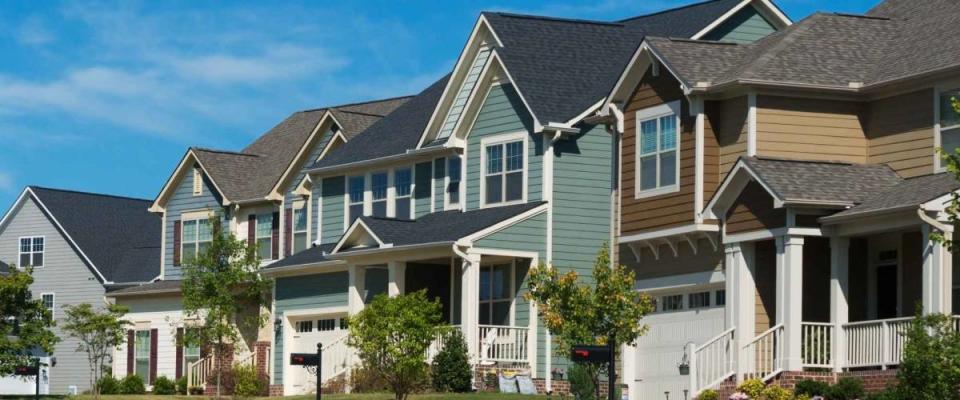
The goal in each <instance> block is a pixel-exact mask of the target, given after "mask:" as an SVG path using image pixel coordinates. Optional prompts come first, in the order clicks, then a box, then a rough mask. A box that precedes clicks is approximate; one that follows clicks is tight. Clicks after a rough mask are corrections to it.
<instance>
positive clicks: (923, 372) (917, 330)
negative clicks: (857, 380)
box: [896, 307, 960, 400]
mask: <svg viewBox="0 0 960 400" xmlns="http://www.w3.org/2000/svg"><path fill="white" fill-rule="evenodd" d="M917 309H918V310H920V308H919V307H918V308H917ZM917 315H920V312H918V313H917ZM906 339H907V340H906V344H905V345H904V349H903V360H902V361H901V362H900V369H899V371H898V373H897V382H898V383H897V389H896V390H897V394H898V395H899V397H900V398H902V399H911V400H913V399H917V400H928V399H937V400H941V399H943V400H957V399H960V391H958V390H957V388H958V387H960V333H958V332H957V331H955V330H954V329H953V319H952V318H951V317H949V316H945V315H941V314H934V315H926V316H923V317H920V318H917V319H915V320H913V322H911V323H910V326H909V327H908V328H907V332H906Z"/></svg>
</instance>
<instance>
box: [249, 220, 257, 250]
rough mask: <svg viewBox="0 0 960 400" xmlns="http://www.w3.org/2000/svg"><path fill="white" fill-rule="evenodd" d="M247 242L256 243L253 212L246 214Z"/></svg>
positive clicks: (254, 244)
mask: <svg viewBox="0 0 960 400" xmlns="http://www.w3.org/2000/svg"><path fill="white" fill-rule="evenodd" d="M247 244H248V245H250V246H256V245H257V216H256V215H253V214H250V215H249V216H247Z"/></svg>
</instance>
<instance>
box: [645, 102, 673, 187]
mask: <svg viewBox="0 0 960 400" xmlns="http://www.w3.org/2000/svg"><path fill="white" fill-rule="evenodd" d="M636 115H637V118H636V121H637V122H636V124H637V132H636V153H637V156H636V157H637V159H636V164H635V165H636V169H637V171H636V180H637V182H636V197H647V196H655V195H659V194H665V193H670V192H674V191H677V190H678V189H679V185H678V184H677V175H678V174H679V162H678V160H679V159H680V149H679V146H678V142H679V139H680V137H679V127H680V117H679V115H680V102H679V101H676V102H672V103H669V104H661V105H659V106H656V107H651V108H648V109H644V110H640V111H637V114H636Z"/></svg>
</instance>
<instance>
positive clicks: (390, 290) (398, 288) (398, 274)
mask: <svg viewBox="0 0 960 400" xmlns="http://www.w3.org/2000/svg"><path fill="white" fill-rule="evenodd" d="M406 274H407V263H405V262H403V261H390V262H388V263H387V294H388V295H389V296H390V297H395V296H399V295H401V294H404V293H405V292H406V282H407V280H406Z"/></svg>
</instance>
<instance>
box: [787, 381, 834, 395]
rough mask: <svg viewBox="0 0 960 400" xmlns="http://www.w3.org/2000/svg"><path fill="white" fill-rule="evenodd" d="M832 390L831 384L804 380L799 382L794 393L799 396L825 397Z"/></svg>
mask: <svg viewBox="0 0 960 400" xmlns="http://www.w3.org/2000/svg"><path fill="white" fill-rule="evenodd" d="M828 390H830V384H828V383H826V382H821V381H815V380H812V379H803V380H801V381H798V382H797V385H796V387H795V388H794V389H793V392H794V393H795V394H797V395H807V397H813V396H824V395H826V394H827V391H828Z"/></svg>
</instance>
